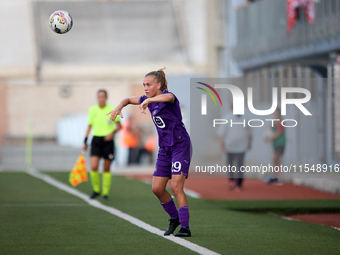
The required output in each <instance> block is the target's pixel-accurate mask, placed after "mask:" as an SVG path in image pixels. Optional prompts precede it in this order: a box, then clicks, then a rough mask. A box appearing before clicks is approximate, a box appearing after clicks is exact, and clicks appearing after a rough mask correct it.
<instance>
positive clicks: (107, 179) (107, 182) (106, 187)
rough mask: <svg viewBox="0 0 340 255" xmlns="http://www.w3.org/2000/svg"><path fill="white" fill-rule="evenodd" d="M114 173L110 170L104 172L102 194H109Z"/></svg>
mask: <svg viewBox="0 0 340 255" xmlns="http://www.w3.org/2000/svg"><path fill="white" fill-rule="evenodd" d="M111 180H112V175H111V173H110V172H104V173H103V179H102V196H103V197H104V196H108V195H109V191H110V187H111Z"/></svg>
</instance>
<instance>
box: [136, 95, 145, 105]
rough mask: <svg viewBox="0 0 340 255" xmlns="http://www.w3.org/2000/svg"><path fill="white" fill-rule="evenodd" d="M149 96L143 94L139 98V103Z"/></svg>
mask: <svg viewBox="0 0 340 255" xmlns="http://www.w3.org/2000/svg"><path fill="white" fill-rule="evenodd" d="M146 98H147V96H146V95H144V96H141V97H140V98H139V99H138V103H139V104H141V103H143V102H144V100H145V99H146Z"/></svg>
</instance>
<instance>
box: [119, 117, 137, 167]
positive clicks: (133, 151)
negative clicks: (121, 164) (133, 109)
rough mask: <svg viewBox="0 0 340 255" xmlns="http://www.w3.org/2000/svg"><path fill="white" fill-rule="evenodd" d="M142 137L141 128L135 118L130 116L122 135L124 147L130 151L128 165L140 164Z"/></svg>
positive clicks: (124, 125)
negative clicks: (139, 155)
mask: <svg viewBox="0 0 340 255" xmlns="http://www.w3.org/2000/svg"><path fill="white" fill-rule="evenodd" d="M140 136H141V135H140V132H139V128H138V127H137V125H136V123H135V121H134V120H133V117H132V116H129V118H128V119H127V121H126V122H125V123H124V124H123V130H122V132H121V134H120V137H121V143H122V145H123V146H124V147H125V148H128V149H129V152H128V162H127V164H128V165H132V164H137V163H138V154H139V140H140V138H139V137H140Z"/></svg>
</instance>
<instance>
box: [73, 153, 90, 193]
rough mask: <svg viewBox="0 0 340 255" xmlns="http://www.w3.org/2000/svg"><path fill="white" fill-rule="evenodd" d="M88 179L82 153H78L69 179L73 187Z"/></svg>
mask: <svg viewBox="0 0 340 255" xmlns="http://www.w3.org/2000/svg"><path fill="white" fill-rule="evenodd" d="M87 180H88V176H87V170H86V161H85V157H84V154H80V155H79V157H78V159H77V162H76V164H75V165H74V167H73V169H72V171H71V173H70V176H69V181H70V183H71V185H72V186H73V187H75V186H77V185H79V184H80V183H82V182H86V181H87Z"/></svg>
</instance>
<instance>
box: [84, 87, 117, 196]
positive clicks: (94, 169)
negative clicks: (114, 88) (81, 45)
mask: <svg viewBox="0 0 340 255" xmlns="http://www.w3.org/2000/svg"><path fill="white" fill-rule="evenodd" d="M107 97H108V95H107V91H106V90H103V89H101V90H99V91H98V92H97V100H98V104H96V105H94V106H91V107H90V109H89V112H88V128H87V131H86V134H85V140H84V145H83V150H84V151H86V150H87V147H88V146H87V139H88V136H89V135H90V132H91V130H92V135H93V138H92V141H91V170H90V177H91V183H92V188H93V193H92V195H91V196H90V198H91V199H94V198H96V197H98V196H99V195H100V194H101V196H102V197H103V199H104V200H107V199H108V195H109V191H110V187H111V179H112V176H111V172H110V166H111V163H112V161H113V160H114V154H115V147H114V136H115V134H116V133H117V132H118V131H119V130H120V129H121V128H122V126H121V124H120V117H119V116H117V118H116V119H115V120H114V121H111V120H110V117H109V116H106V113H107V112H108V111H110V110H111V109H112V108H113V106H112V105H107V104H106V101H107ZM101 158H104V166H103V174H102V188H101V189H100V176H99V172H98V166H99V161H100V159H101Z"/></svg>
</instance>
